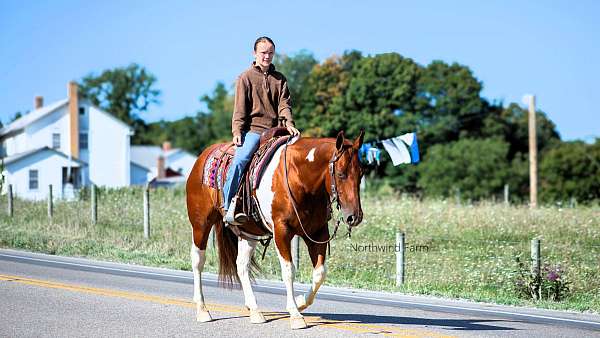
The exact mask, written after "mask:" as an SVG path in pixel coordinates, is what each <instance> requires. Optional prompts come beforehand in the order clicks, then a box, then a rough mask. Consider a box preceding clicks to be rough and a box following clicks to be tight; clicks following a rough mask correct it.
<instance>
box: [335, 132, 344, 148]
mask: <svg viewBox="0 0 600 338" xmlns="http://www.w3.org/2000/svg"><path fill="white" fill-rule="evenodd" d="M343 145H344V131H343V130H341V131H340V132H339V133H338V134H337V138H336V140H335V148H336V149H337V150H342V146H343Z"/></svg>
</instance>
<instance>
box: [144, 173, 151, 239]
mask: <svg viewBox="0 0 600 338" xmlns="http://www.w3.org/2000/svg"><path fill="white" fill-rule="evenodd" d="M144 238H146V239H148V238H150V188H149V186H148V185H146V186H145V187H144Z"/></svg>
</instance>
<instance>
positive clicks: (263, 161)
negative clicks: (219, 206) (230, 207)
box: [203, 136, 289, 191]
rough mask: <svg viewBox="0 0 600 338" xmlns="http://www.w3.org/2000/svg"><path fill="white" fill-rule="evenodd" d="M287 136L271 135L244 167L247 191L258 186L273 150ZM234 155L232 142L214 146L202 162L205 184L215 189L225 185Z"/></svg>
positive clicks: (244, 180)
mask: <svg viewBox="0 0 600 338" xmlns="http://www.w3.org/2000/svg"><path fill="white" fill-rule="evenodd" d="M288 138H289V136H276V137H273V138H271V139H269V140H267V141H266V142H264V143H263V144H261V146H260V147H259V148H258V150H257V151H256V153H255V154H254V156H253V157H252V160H251V161H250V164H249V165H248V168H246V173H247V174H246V175H244V178H243V182H242V184H240V187H241V186H242V185H243V184H249V185H250V186H249V187H247V188H250V189H248V190H249V191H254V190H255V189H256V188H258V185H259V183H260V179H261V178H262V175H263V173H264V171H265V169H266V168H267V165H268V164H269V162H270V160H271V158H272V157H273V154H274V153H275V151H276V150H277V149H278V148H279V147H280V146H281V145H283V144H284V143H285V142H286V141H287V140H288ZM234 155H235V147H234V146H233V143H228V144H224V145H222V146H220V147H217V148H215V149H214V150H213V151H212V153H210V154H209V156H208V159H207V160H206V162H205V164H204V171H203V182H204V184H205V185H207V186H209V187H211V188H213V189H217V190H223V186H224V185H225V179H226V175H227V171H228V170H229V166H230V165H231V163H232V162H233V156H234Z"/></svg>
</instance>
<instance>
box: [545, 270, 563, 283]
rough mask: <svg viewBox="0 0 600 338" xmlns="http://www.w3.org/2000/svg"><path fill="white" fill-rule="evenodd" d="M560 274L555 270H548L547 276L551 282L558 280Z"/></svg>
mask: <svg viewBox="0 0 600 338" xmlns="http://www.w3.org/2000/svg"><path fill="white" fill-rule="evenodd" d="M559 277H560V276H559V275H558V273H557V272H556V271H554V270H551V271H550V272H548V275H547V276H546V279H548V280H549V281H551V282H554V281H556V280H557V279H558V278H559Z"/></svg>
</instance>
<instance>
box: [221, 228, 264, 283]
mask: <svg viewBox="0 0 600 338" xmlns="http://www.w3.org/2000/svg"><path fill="white" fill-rule="evenodd" d="M215 234H216V235H217V243H218V246H219V282H220V283H221V285H223V286H225V287H226V288H229V289H230V288H232V287H233V285H234V283H237V284H239V283H240V277H239V276H238V273H237V263H236V260H237V254H238V248H237V243H238V238H237V236H236V235H235V234H234V233H233V231H231V230H229V229H226V228H225V226H224V224H223V222H217V224H215ZM259 271H260V268H259V266H258V263H257V262H256V260H255V259H254V255H252V257H251V258H250V267H249V269H248V274H249V275H250V280H252V281H254V276H255V275H256V274H257V273H258V272H259Z"/></svg>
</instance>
